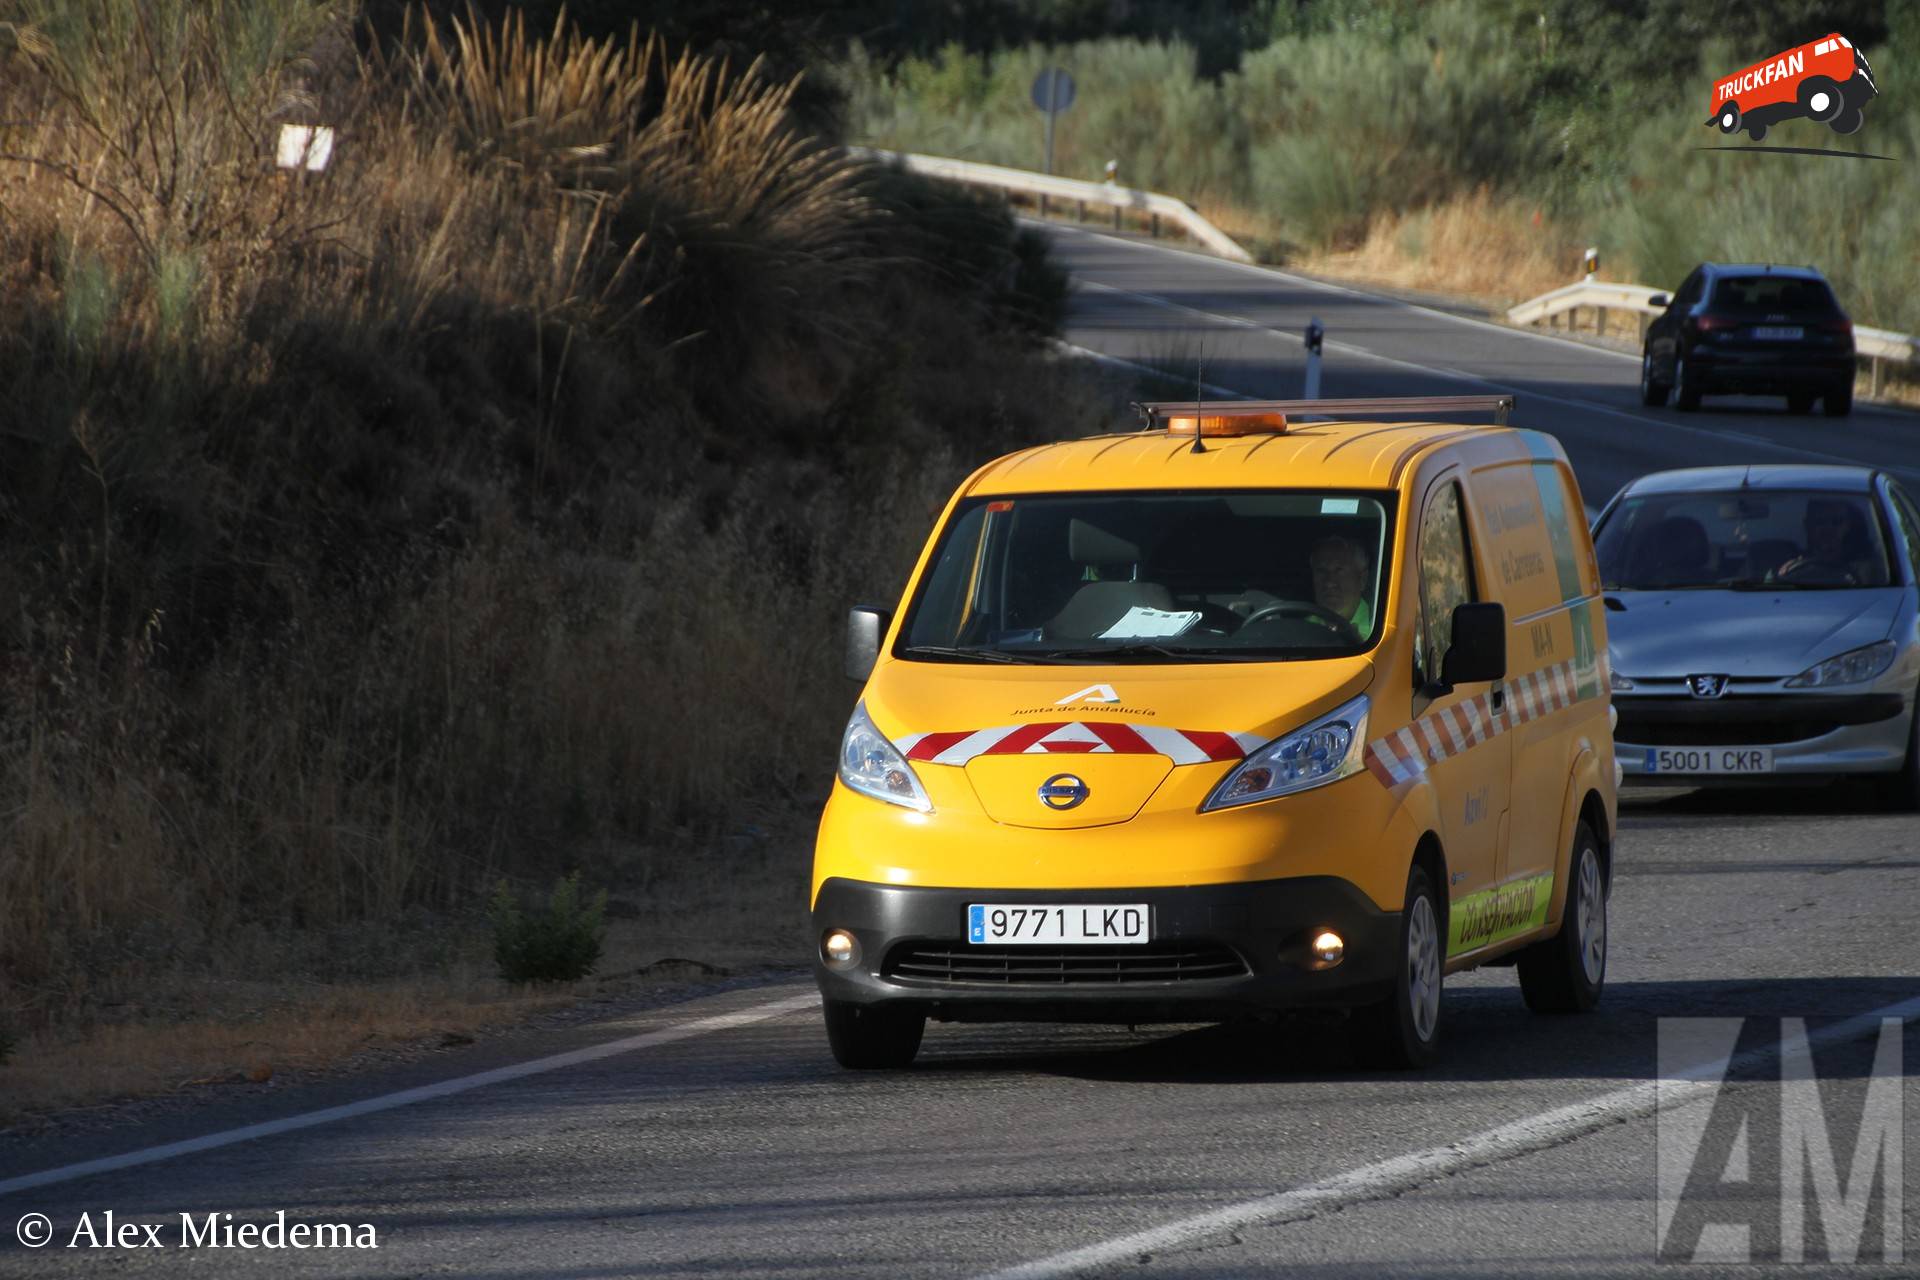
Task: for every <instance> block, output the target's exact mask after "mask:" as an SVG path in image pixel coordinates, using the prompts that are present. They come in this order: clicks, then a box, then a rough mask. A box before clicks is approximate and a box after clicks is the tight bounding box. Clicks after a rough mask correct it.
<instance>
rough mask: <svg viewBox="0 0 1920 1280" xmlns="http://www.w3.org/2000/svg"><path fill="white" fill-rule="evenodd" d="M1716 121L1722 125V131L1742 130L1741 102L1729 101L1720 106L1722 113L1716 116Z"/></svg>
mask: <svg viewBox="0 0 1920 1280" xmlns="http://www.w3.org/2000/svg"><path fill="white" fill-rule="evenodd" d="M1714 123H1715V124H1717V125H1719V126H1720V132H1722V133H1725V134H1734V133H1738V132H1740V104H1739V103H1737V102H1729V103H1726V104H1724V105H1723V106H1722V107H1721V108H1720V114H1719V115H1717V116H1715V117H1714Z"/></svg>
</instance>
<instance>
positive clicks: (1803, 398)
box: [1787, 392, 1814, 413]
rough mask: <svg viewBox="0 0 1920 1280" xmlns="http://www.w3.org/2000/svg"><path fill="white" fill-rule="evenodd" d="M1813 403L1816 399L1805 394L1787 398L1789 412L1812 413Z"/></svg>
mask: <svg viewBox="0 0 1920 1280" xmlns="http://www.w3.org/2000/svg"><path fill="white" fill-rule="evenodd" d="M1813 402H1814V397H1813V396H1810V395H1807V394H1805V393H1804V392H1802V393H1797V394H1794V395H1790V396H1788V397H1787V412H1789V413H1812V412H1813Z"/></svg>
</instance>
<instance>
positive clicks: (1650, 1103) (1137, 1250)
mask: <svg viewBox="0 0 1920 1280" xmlns="http://www.w3.org/2000/svg"><path fill="white" fill-rule="evenodd" d="M1916 1017H1920V996H1916V997H1914V998H1913V999H1910V1000H1902V1001H1900V1002H1899V1003H1897V1004H1890V1005H1886V1006H1884V1007H1883V1008H1879V1009H1875V1010H1873V1011H1872V1012H1870V1013H1863V1014H1860V1015H1859V1016H1857V1017H1853V1018H1848V1019H1847V1020H1846V1021H1844V1022H1838V1023H1834V1024H1833V1025H1831V1026H1828V1027H1824V1028H1822V1029H1820V1030H1819V1031H1816V1032H1813V1033H1812V1034H1810V1035H1808V1037H1807V1040H1808V1042H1809V1043H1810V1044H1826V1043H1830V1042H1833V1041H1838V1040H1850V1039H1854V1038H1857V1037H1860V1036H1864V1035H1867V1034H1868V1033H1871V1032H1877V1031H1878V1030H1879V1029H1880V1024H1881V1022H1882V1021H1883V1020H1885V1019H1898V1020H1900V1021H1903V1022H1904V1021H1907V1020H1909V1019H1912V1018H1916ZM1779 1052H1780V1048H1779V1046H1777V1045H1773V1046H1764V1047H1762V1048H1759V1049H1754V1050H1749V1051H1748V1052H1746V1053H1743V1054H1737V1055H1733V1056H1731V1057H1726V1058H1718V1059H1716V1060H1714V1061H1712V1062H1703V1063H1701V1064H1700V1065H1699V1066H1696V1067H1693V1068H1690V1069H1688V1070H1686V1071H1682V1072H1680V1073H1678V1075H1677V1076H1675V1077H1674V1078H1673V1079H1671V1080H1664V1081H1656V1080H1646V1081H1642V1082H1641V1083H1639V1084H1636V1085H1630V1086H1628V1087H1627V1088H1625V1089H1618V1090H1615V1091H1614V1092H1612V1093H1607V1094H1602V1095H1601V1096H1599V1097H1597V1098H1589V1099H1587V1100H1586V1101H1584V1102H1576V1103H1574V1104H1573V1105H1572V1106H1567V1107H1559V1108H1556V1109H1555V1110H1552V1111H1542V1112H1540V1113H1539V1114H1537V1115H1531V1116H1528V1117H1526V1118H1525V1119H1524V1120H1516V1121H1514V1122H1513V1123H1512V1124H1505V1125H1501V1126H1500V1127H1499V1128H1497V1129H1488V1130H1486V1131H1484V1132H1482V1133H1477V1134H1474V1135H1473V1136H1472V1137H1470V1138H1463V1139H1461V1140H1460V1141H1458V1142H1449V1143H1447V1144H1445V1145H1444V1146H1438V1147H1428V1148H1427V1149H1426V1150H1424V1151H1415V1152H1411V1153H1409V1154H1407V1155H1404V1156H1395V1157H1394V1158H1392V1159H1389V1160H1381V1161H1379V1162H1377V1163H1375V1164H1370V1165H1364V1166H1362V1167H1361V1168H1358V1169H1350V1170H1348V1171H1347V1172H1345V1173H1340V1174H1335V1175H1334V1176H1333V1177H1331V1178H1325V1179H1322V1180H1321V1181H1319V1182H1315V1183H1310V1184H1309V1185H1307V1186H1304V1187H1297V1188H1295V1189H1294V1190H1291V1191H1281V1192H1276V1193H1275V1194H1273V1195H1270V1196H1261V1197H1260V1198H1259V1199H1257V1200H1245V1201H1242V1202H1240V1203H1239V1204H1231V1205H1227V1206H1226V1207H1225V1208H1221V1209H1215V1210H1213V1211H1211V1212H1209V1213H1202V1214H1196V1215H1194V1216H1193V1217H1190V1218H1181V1219H1178V1220H1177V1221H1174V1222H1169V1223H1166V1224H1165V1225H1163V1226H1158V1227H1153V1228H1150V1229H1149V1230H1146V1231H1137V1232H1135V1233H1133V1234H1132V1235H1126V1236H1119V1237H1117V1238H1115V1239H1112V1240H1108V1241H1105V1242H1103V1243H1100V1244H1093V1245H1088V1246H1086V1247H1085V1248H1081V1249H1073V1250H1069V1251H1068V1252H1065V1253H1057V1254H1054V1255H1053V1256H1052V1257H1050V1258H1041V1259H1038V1260H1037V1261H1034V1262H1028V1263H1023V1264H1021V1265H1020V1266H1017V1267H1009V1268H1008V1269H1006V1270H1004V1271H996V1272H994V1273H993V1274H992V1275H991V1276H989V1277H986V1280H1051V1278H1052V1277H1055V1276H1077V1275H1085V1274H1087V1273H1089V1272H1093V1271H1098V1270H1101V1269H1102V1268H1106V1267H1116V1266H1121V1265H1132V1264H1134V1263H1136V1262H1137V1261H1138V1260H1139V1259H1140V1258H1141V1256H1142V1255H1148V1254H1157V1253H1160V1252H1162V1251H1164V1250H1167V1249H1176V1248H1180V1247H1182V1246H1184V1245H1190V1244H1194V1243H1196V1242H1198V1241H1201V1240H1205V1239H1209V1238H1212V1237H1216V1236H1220V1235H1224V1234H1226V1233H1228V1232H1233V1231H1239V1230H1242V1229H1244V1228H1247V1227H1253V1226H1278V1225H1280V1224H1282V1223H1287V1222H1298V1221H1301V1220H1302V1219H1305V1218H1312V1217H1316V1216H1318V1215H1320V1214H1323V1213H1328V1212H1331V1211H1334V1210H1337V1209H1343V1208H1346V1207H1347V1206H1349V1205H1355V1204H1361V1203H1364V1202H1366V1201H1369V1200H1383V1199H1386V1198H1387V1197H1389V1196H1395V1195H1400V1194H1402V1193H1404V1192H1407V1191H1410V1190H1412V1189H1414V1188H1415V1187H1420V1186H1424V1185H1426V1184H1427V1183H1430V1182H1437V1181H1438V1180H1440V1179H1441V1178H1445V1177H1449V1176H1451V1175H1453V1174H1456V1173H1464V1172H1466V1171H1468V1170H1470V1169H1477V1168H1480V1167H1482V1166H1484V1165H1491V1164H1497V1163H1499V1162H1501V1161H1505V1160H1511V1159H1513V1158H1515V1157H1516V1156H1524V1155H1530V1154H1532V1153H1533V1152H1536V1151H1544V1150H1545V1149H1547V1148H1548V1147H1552V1146H1557V1145H1559V1144H1560V1143H1563V1142H1566V1141H1568V1140H1569V1139H1573V1138H1579V1137H1584V1136H1585V1135H1587V1134H1589V1133H1593V1132H1596V1131H1598V1130H1600V1129H1604V1128H1606V1127H1607V1126H1609V1125H1614V1124H1620V1123H1622V1122H1624V1121H1627V1120H1633V1119H1638V1118H1640V1117H1643V1116H1648V1115H1652V1114H1653V1113H1654V1112H1655V1111H1656V1110H1660V1109H1663V1108H1664V1109H1666V1110H1672V1109H1674V1108H1675V1107H1678V1106H1681V1105H1683V1104H1685V1103H1687V1102H1691V1101H1695V1100H1697V1099H1699V1098H1701V1097H1704V1096H1705V1095H1706V1094H1708V1093H1710V1092H1712V1090H1713V1087H1714V1085H1715V1083H1716V1082H1717V1081H1719V1080H1721V1079H1722V1078H1723V1077H1724V1076H1725V1075H1726V1074H1727V1072H1728V1071H1729V1070H1730V1069H1739V1068H1745V1067H1749V1066H1752V1065H1754V1064H1755V1063H1758V1062H1761V1061H1763V1060H1765V1059H1768V1058H1772V1057H1775V1056H1777V1055H1778V1054H1779Z"/></svg>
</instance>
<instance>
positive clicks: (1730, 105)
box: [1707, 31, 1880, 142]
mask: <svg viewBox="0 0 1920 1280" xmlns="http://www.w3.org/2000/svg"><path fill="white" fill-rule="evenodd" d="M1879 92H1880V90H1879V88H1878V87H1877V86H1876V85H1875V84H1874V83H1873V68H1872V67H1870V66H1868V65H1867V59H1866V56H1865V55H1864V54H1862V53H1861V52H1860V50H1858V49H1856V48H1854V45H1853V41H1851V40H1849V39H1847V38H1846V37H1845V36H1843V35H1841V34H1840V33H1839V32H1837V31H1836V32H1834V33H1832V34H1831V35H1826V36H1822V37H1821V38H1820V39H1818V40H1814V41H1811V42H1809V43H1807V44H1803V45H1801V46H1800V47H1799V48H1797V49H1788V50H1787V51H1786V52H1784V53H1776V54H1774V55H1773V56H1772V57H1771V58H1768V59H1766V60H1765V61H1762V62H1756V63H1754V64H1753V65H1752V66H1750V67H1748V68H1746V69H1745V70H1743V71H1736V72H1735V73H1734V74H1732V75H1730V76H1727V77H1725V78H1723V79H1720V80H1716V81H1714V83H1713V101H1712V103H1711V104H1710V105H1711V106H1712V108H1713V114H1712V115H1710V116H1708V117H1707V123H1708V124H1717V125H1719V126H1720V132H1722V133H1738V132H1740V130H1742V129H1745V130H1746V131H1747V133H1748V134H1749V135H1751V136H1752V138H1753V140H1754V141H1755V142H1758V141H1760V139H1762V138H1764V137H1766V136H1767V128H1768V126H1770V125H1774V124H1778V123H1779V122H1780V121H1782V120H1797V119H1802V118H1804V119H1807V120H1814V121H1818V122H1819V123H1821V124H1824V125H1826V126H1827V127H1828V128H1830V129H1832V130H1833V131H1834V132H1835V133H1852V132H1854V131H1855V130H1857V129H1858V128H1859V127H1860V125H1861V122H1862V121H1863V119H1864V118H1865V117H1864V115H1863V109H1864V108H1865V107H1866V105H1867V102H1868V100H1869V99H1871V98H1874V97H1876V96H1878V94H1879Z"/></svg>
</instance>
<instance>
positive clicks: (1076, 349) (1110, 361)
mask: <svg viewBox="0 0 1920 1280" xmlns="http://www.w3.org/2000/svg"><path fill="white" fill-rule="evenodd" d="M1053 345H1054V349H1055V350H1057V351H1066V352H1069V353H1071V354H1073V355H1076V356H1082V357H1084V358H1086V359H1088V360H1093V361H1097V362H1098V363H1100V364H1104V365H1110V366H1112V367H1113V368H1115V369H1125V370H1126V371H1127V372H1129V373H1139V374H1146V375H1148V376H1150V377H1155V378H1159V379H1161V381H1163V382H1164V383H1166V384H1168V385H1169V386H1171V385H1173V384H1175V383H1178V382H1179V380H1180V377H1179V375H1177V374H1173V373H1169V372H1168V371H1167V370H1165V369H1156V368H1154V367H1153V366H1152V365H1150V364H1141V363H1140V362H1139V361H1137V360H1122V359H1121V358H1120V357H1119V356H1110V355H1108V354H1107V353H1106V352H1104V351H1095V350H1094V349H1093V348H1092V347H1083V346H1080V345H1079V344H1078V343H1073V342H1066V341H1063V340H1058V339H1056V340H1055V342H1054V344H1053ZM1200 389H1201V390H1203V391H1205V392H1206V393H1207V394H1208V395H1210V396H1219V397H1220V398H1221V399H1222V400H1251V399H1253V397H1252V396H1250V395H1247V394H1246V393H1245V392H1242V391H1235V390H1233V389H1232V388H1230V387H1222V386H1216V385H1215V384H1213V383H1211V382H1202V383H1201V384H1200Z"/></svg>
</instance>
